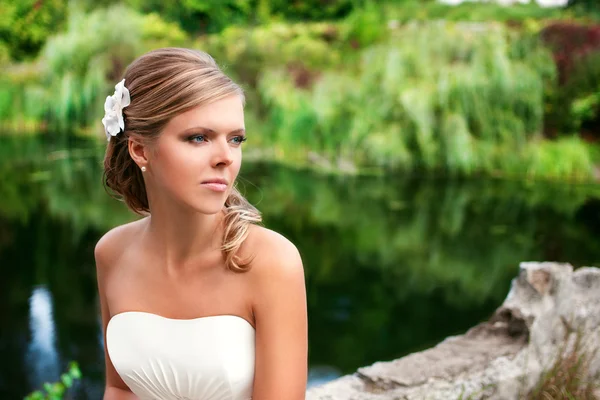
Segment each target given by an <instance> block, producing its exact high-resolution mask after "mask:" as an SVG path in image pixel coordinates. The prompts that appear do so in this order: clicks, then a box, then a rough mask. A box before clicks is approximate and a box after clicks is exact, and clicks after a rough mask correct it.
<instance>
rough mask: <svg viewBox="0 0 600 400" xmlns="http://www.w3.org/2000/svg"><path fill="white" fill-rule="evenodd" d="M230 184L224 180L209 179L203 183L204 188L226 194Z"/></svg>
mask: <svg viewBox="0 0 600 400" xmlns="http://www.w3.org/2000/svg"><path fill="white" fill-rule="evenodd" d="M227 185H228V182H227V181H226V180H225V179H222V178H213V179H207V180H205V181H204V182H202V186H203V187H204V188H206V189H209V190H212V191H215V192H225V191H226V190H227Z"/></svg>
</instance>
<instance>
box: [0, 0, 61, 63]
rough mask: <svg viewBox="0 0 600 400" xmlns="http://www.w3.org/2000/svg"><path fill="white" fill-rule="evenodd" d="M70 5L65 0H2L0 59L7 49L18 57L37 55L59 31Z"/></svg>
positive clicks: (0, 9)
mask: <svg viewBox="0 0 600 400" xmlns="http://www.w3.org/2000/svg"><path fill="white" fill-rule="evenodd" d="M67 9H68V2H67V1H66V0H46V1H36V0H19V1H13V0H0V60H1V59H2V58H3V57H4V56H2V53H4V52H5V51H6V52H8V54H9V55H10V58H12V59H15V60H23V59H25V58H28V57H29V58H30V57H32V56H35V55H36V54H37V52H38V51H39V50H40V49H41V48H42V46H43V45H44V43H45V42H46V39H47V38H48V37H49V36H50V35H52V34H54V33H56V32H58V31H60V29H61V27H62V25H63V24H64V22H65V16H66V15H67ZM2 48H5V49H7V50H2Z"/></svg>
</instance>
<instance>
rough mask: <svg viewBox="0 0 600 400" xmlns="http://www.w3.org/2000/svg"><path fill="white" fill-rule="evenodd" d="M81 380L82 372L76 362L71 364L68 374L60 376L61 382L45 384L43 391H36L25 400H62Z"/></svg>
mask: <svg viewBox="0 0 600 400" xmlns="http://www.w3.org/2000/svg"><path fill="white" fill-rule="evenodd" d="M80 378H81V371H80V370H79V366H78V365H77V363H76V362H71V363H70V364H69V368H68V370H67V372H66V373H64V374H62V375H61V376H60V382H55V383H45V384H44V389H43V390H36V391H35V392H33V393H31V394H29V395H27V396H26V397H25V399H24V400H61V399H62V398H63V396H64V394H65V393H66V391H67V389H69V388H70V387H72V386H73V384H74V383H75V382H76V381H77V380H79V379H80Z"/></svg>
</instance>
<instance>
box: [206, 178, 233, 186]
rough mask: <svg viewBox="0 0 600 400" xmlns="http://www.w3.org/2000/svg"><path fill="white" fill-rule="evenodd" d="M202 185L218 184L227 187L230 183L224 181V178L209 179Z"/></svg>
mask: <svg viewBox="0 0 600 400" xmlns="http://www.w3.org/2000/svg"><path fill="white" fill-rule="evenodd" d="M202 183H203V184H204V183H218V184H221V185H227V184H228V182H227V181H226V180H225V179H222V178H213V179H208V180H205V181H203V182H202Z"/></svg>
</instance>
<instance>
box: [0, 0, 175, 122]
mask: <svg viewBox="0 0 600 400" xmlns="http://www.w3.org/2000/svg"><path fill="white" fill-rule="evenodd" d="M185 39H186V36H185V34H184V33H183V32H182V31H181V29H180V28H178V27H177V25H175V24H169V23H166V22H164V21H162V20H161V19H160V17H159V16H158V15H156V14H149V15H141V14H138V13H136V12H135V11H133V10H131V9H129V8H127V7H124V6H122V5H114V6H111V7H108V8H99V9H96V10H94V11H92V12H91V13H89V14H86V13H84V12H83V11H81V10H78V9H74V10H71V12H70V16H69V21H68V27H67V30H66V31H65V32H63V33H60V34H58V35H56V36H53V37H51V38H50V39H49V40H48V41H47V43H46V45H45V47H44V48H43V49H42V52H41V54H40V56H39V58H38V59H37V60H36V62H35V63H33V64H29V65H28V64H21V65H14V66H12V67H10V68H8V74H6V75H5V76H4V77H3V82H2V83H3V85H2V89H0V122H2V124H3V125H5V126H8V127H9V128H10V127H11V126H14V125H15V124H14V121H16V120H22V119H31V120H33V121H37V122H39V123H40V124H43V125H44V128H47V129H48V130H50V131H52V132H57V133H59V134H62V133H68V132H73V131H75V130H78V129H82V128H87V127H90V126H96V127H97V126H98V124H97V121H99V119H100V118H101V117H102V113H103V107H102V104H103V101H104V98H105V97H106V95H108V94H110V91H111V89H112V86H114V85H115V84H116V82H117V81H118V79H120V77H121V75H122V73H123V71H124V68H125V67H126V66H127V64H128V63H129V62H131V61H132V60H133V59H134V58H135V57H136V56H137V55H139V54H141V53H143V52H144V51H145V50H148V49H149V48H153V47H156V46H159V45H166V44H167V43H170V44H173V45H177V44H178V43H179V44H181V43H182V42H183V41H185ZM32 70H33V71H34V72H33V73H32V72H31V71H32Z"/></svg>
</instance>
